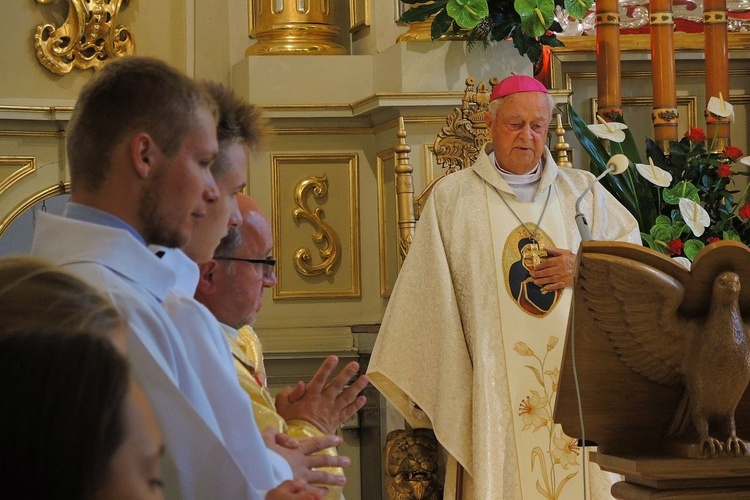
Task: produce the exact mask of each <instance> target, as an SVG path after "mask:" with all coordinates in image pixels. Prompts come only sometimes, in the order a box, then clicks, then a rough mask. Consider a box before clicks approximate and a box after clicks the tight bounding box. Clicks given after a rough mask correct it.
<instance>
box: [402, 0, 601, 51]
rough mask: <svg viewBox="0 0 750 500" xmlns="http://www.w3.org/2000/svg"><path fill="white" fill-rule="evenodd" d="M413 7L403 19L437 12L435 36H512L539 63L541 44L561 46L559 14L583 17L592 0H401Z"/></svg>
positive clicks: (420, 18) (495, 38) (487, 38)
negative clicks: (558, 37) (452, 34)
mask: <svg viewBox="0 0 750 500" xmlns="http://www.w3.org/2000/svg"><path fill="white" fill-rule="evenodd" d="M401 2H402V3H405V4H408V5H412V7H411V8H410V9H408V10H406V12H404V14H403V15H402V16H401V21H402V22H405V23H412V22H417V21H426V20H427V19H429V18H430V17H432V16H434V18H433V21H432V25H431V33H430V34H431V36H432V39H433V40H434V39H436V38H440V37H441V36H442V35H444V34H445V33H446V32H448V31H449V30H450V31H452V32H453V33H458V32H460V31H462V30H468V31H469V35H468V39H469V43H470V44H473V43H474V42H476V41H482V42H484V44H485V45H487V44H488V43H489V42H491V41H502V40H507V39H512V40H513V46H514V47H515V48H516V49H517V50H518V53H519V54H521V55H522V56H526V57H528V58H529V60H531V62H532V63H534V64H537V63H538V62H539V61H540V60H541V58H542V46H543V45H549V46H552V47H560V46H562V45H563V43H562V42H561V41H560V40H558V39H557V37H556V36H555V33H560V32H562V31H563V28H562V27H561V26H560V23H559V22H558V21H557V20H556V16H557V17H558V18H561V19H567V16H570V17H573V18H575V19H577V20H581V19H583V17H584V16H585V15H586V12H587V11H588V10H589V9H590V8H591V6H592V4H593V0H432V1H429V2H428V1H425V0H401Z"/></svg>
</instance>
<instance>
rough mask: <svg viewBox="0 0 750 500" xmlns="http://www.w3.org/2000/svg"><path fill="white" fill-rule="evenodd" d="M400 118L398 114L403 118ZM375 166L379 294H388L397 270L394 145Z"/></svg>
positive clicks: (385, 295) (382, 154)
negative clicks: (376, 172) (376, 176)
mask: <svg viewBox="0 0 750 500" xmlns="http://www.w3.org/2000/svg"><path fill="white" fill-rule="evenodd" d="M402 120H403V118H399V121H402ZM391 166H394V168H393V169H392V168H391ZM377 167H378V253H379V255H380V259H379V260H380V296H381V297H383V298H387V297H390V296H391V291H392V290H393V284H394V283H395V281H396V275H397V274H398V264H396V265H394V263H396V259H397V256H398V255H399V252H398V245H397V244H396V242H398V231H397V230H396V227H397V225H398V223H397V222H396V187H395V179H396V173H395V148H393V149H388V150H385V151H381V152H380V153H378V154H377Z"/></svg>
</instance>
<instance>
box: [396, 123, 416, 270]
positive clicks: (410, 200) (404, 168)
mask: <svg viewBox="0 0 750 500" xmlns="http://www.w3.org/2000/svg"><path fill="white" fill-rule="evenodd" d="M396 137H398V144H397V145H396V147H394V148H393V151H394V153H395V154H396V203H398V209H397V212H396V213H397V223H398V267H399V269H400V268H401V264H402V263H403V262H404V259H405V258H406V254H407V253H408V252H409V247H410V246H411V240H412V238H413V237H414V228H415V227H416V225H417V222H416V217H415V214H414V182H413V180H412V173H413V172H414V169H413V168H412V166H411V164H410V163H409V153H410V152H411V147H410V146H409V145H408V144H406V129H405V128H404V119H403V118H402V117H399V119H398V131H397V132H396Z"/></svg>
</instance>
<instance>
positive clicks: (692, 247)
mask: <svg viewBox="0 0 750 500" xmlns="http://www.w3.org/2000/svg"><path fill="white" fill-rule="evenodd" d="M705 246H706V245H705V244H704V243H703V242H702V241H701V240H687V241H686V242H685V248H683V251H684V252H685V257H687V258H688V259H690V261H691V262H692V261H693V259H694V258H695V256H696V255H698V252H700V251H701V250H703V247H705Z"/></svg>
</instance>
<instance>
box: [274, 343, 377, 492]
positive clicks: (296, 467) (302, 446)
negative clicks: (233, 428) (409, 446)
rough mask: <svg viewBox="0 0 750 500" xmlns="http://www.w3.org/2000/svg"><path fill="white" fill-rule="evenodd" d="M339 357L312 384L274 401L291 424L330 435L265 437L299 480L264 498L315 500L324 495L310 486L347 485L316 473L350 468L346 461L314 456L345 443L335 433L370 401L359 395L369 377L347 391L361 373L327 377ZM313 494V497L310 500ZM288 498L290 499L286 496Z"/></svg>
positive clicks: (353, 369)
mask: <svg viewBox="0 0 750 500" xmlns="http://www.w3.org/2000/svg"><path fill="white" fill-rule="evenodd" d="M338 362H339V360H338V358H337V357H336V356H328V358H326V360H325V361H324V362H323V364H322V365H321V366H320V368H319V369H318V371H317V372H316V373H315V375H314V376H313V378H312V379H311V380H310V382H309V383H308V384H305V383H304V382H298V383H297V385H296V386H295V387H294V388H291V387H287V388H285V389H284V390H282V391H281V392H280V393H279V394H278V395H277V396H276V411H277V412H278V413H279V415H281V417H282V418H284V420H285V421H287V422H289V421H292V420H303V421H306V422H309V423H310V424H312V425H314V426H315V427H316V428H317V429H318V430H320V431H321V432H323V433H324V434H327V435H326V436H320V437H312V438H304V439H293V438H290V437H289V436H287V435H285V434H282V433H277V431H276V430H275V429H273V428H268V429H266V430H265V431H264V432H263V438H264V440H265V442H266V445H267V446H268V447H269V448H270V449H272V450H274V451H276V452H277V453H278V454H280V455H281V456H282V457H284V458H285V459H286V460H287V462H289V464H290V466H291V468H292V473H293V476H294V479H295V481H286V482H284V483H282V484H281V485H280V486H279V487H278V488H276V489H274V490H272V491H269V492H268V495H267V496H266V498H267V499H268V500H271V499H275V498H287V497H288V498H297V499H300V500H301V499H315V498H319V496H316V495H322V494H325V490H324V489H321V488H317V487H314V486H311V484H316V485H323V486H325V485H328V486H343V484H344V483H345V482H346V478H345V477H344V476H339V475H336V474H331V473H328V472H325V471H321V470H316V469H318V468H320V467H348V466H349V465H350V464H351V460H350V459H349V458H348V457H342V456H330V455H315V453H317V452H318V451H321V450H324V449H326V448H330V447H333V446H338V445H339V444H341V438H340V437H338V436H334V435H333V434H334V433H335V432H336V430H337V429H338V428H339V426H340V425H341V424H342V423H343V422H344V421H346V420H347V419H349V417H351V416H352V415H354V414H355V413H356V412H357V411H358V410H359V409H360V408H362V406H363V405H364V404H365V402H366V401H367V400H366V398H365V397H364V396H360V395H359V393H360V392H361V391H362V390H363V389H364V388H365V386H367V383H368V380H367V377H366V376H364V375H363V376H361V377H359V378H357V380H355V381H354V382H352V383H351V384H350V385H349V386H347V382H349V380H351V379H352V377H354V375H355V374H356V373H357V371H358V370H359V364H358V363H355V362H352V363H349V364H348V365H346V366H345V367H344V369H343V370H341V372H340V373H339V374H338V375H337V376H336V377H334V379H333V380H332V381H331V382H330V383H329V382H328V378H329V377H330V376H331V374H332V373H333V370H334V369H335V368H336V366H338ZM310 494H312V495H313V496H308V495H310ZM284 495H286V496H284Z"/></svg>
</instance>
